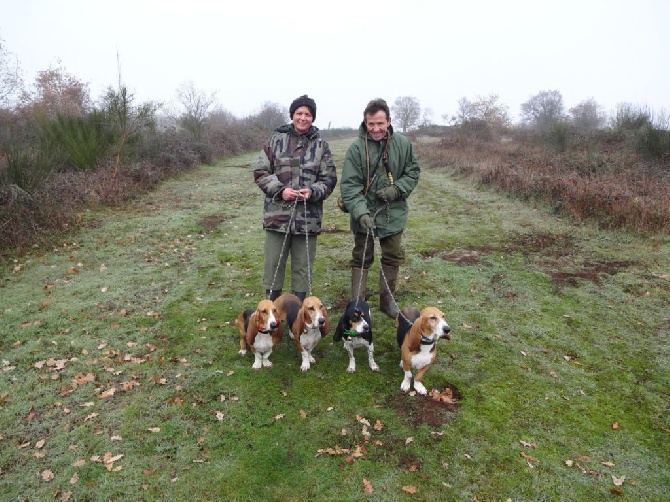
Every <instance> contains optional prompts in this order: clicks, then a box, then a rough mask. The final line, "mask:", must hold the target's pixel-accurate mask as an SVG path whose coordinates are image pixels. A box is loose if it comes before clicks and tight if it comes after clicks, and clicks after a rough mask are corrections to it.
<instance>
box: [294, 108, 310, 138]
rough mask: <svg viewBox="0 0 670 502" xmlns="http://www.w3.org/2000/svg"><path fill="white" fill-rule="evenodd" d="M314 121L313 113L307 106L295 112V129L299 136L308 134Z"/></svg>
mask: <svg viewBox="0 0 670 502" xmlns="http://www.w3.org/2000/svg"><path fill="white" fill-rule="evenodd" d="M313 121H314V117H312V112H310V111H309V108H307V107H306V106H300V107H298V108H297V109H296V111H294V112H293V127H295V130H296V131H298V133H299V134H302V133H304V132H307V130H308V129H309V128H310V126H311V125H312V122H313Z"/></svg>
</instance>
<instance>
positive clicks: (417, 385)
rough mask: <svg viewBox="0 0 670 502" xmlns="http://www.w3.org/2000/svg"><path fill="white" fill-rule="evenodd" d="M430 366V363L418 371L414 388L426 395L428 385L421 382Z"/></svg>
mask: <svg viewBox="0 0 670 502" xmlns="http://www.w3.org/2000/svg"><path fill="white" fill-rule="evenodd" d="M428 368H430V364H426V365H425V366H424V367H423V368H421V369H420V370H419V371H417V372H416V376H415V377H414V390H415V391H417V392H418V393H419V394H421V395H422V396H425V395H426V394H427V393H428V391H427V390H426V387H424V385H423V384H422V383H421V380H423V375H424V374H425V373H426V371H428Z"/></svg>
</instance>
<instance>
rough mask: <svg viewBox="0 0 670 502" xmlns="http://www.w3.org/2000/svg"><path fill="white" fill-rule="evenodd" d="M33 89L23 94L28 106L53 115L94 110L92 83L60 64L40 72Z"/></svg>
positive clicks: (81, 114)
mask: <svg viewBox="0 0 670 502" xmlns="http://www.w3.org/2000/svg"><path fill="white" fill-rule="evenodd" d="M33 88H34V89H33V91H32V92H26V93H24V94H23V96H22V98H21V100H22V102H23V105H24V106H26V107H33V108H36V109H39V110H40V111H41V112H43V113H45V114H46V116H47V117H49V118H55V117H56V116H57V115H59V114H60V115H66V116H70V117H83V116H85V115H86V114H87V113H88V112H89V111H90V110H91V95H90V91H89V89H88V84H85V83H83V82H82V81H81V80H79V79H78V78H77V77H75V76H74V75H72V74H70V73H68V72H67V70H66V69H65V68H64V67H63V66H62V65H61V64H60V61H59V66H58V67H57V68H52V67H49V69H47V70H42V71H40V72H38V73H37V76H36V77H35V83H34V84H33Z"/></svg>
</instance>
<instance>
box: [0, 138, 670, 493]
mask: <svg viewBox="0 0 670 502" xmlns="http://www.w3.org/2000/svg"><path fill="white" fill-rule="evenodd" d="M347 145H348V141H334V142H332V145H331V146H332V147H333V152H334V155H335V158H336V160H337V162H338V167H341V162H342V158H343V155H344V151H345V148H346V146H347ZM254 160H255V154H254V155H246V156H240V157H235V158H231V159H226V160H224V161H222V162H221V163H219V164H218V165H216V166H213V167H202V168H200V169H198V170H197V171H194V172H192V173H189V174H187V175H185V176H183V177H181V178H179V179H178V180H173V181H170V182H167V183H164V184H163V185H161V187H160V188H159V189H158V190H157V191H156V192H155V193H152V194H149V195H147V196H145V197H143V198H141V199H140V200H137V201H135V202H133V203H132V204H129V205H128V206H127V207H125V208H123V209H115V210H102V211H91V212H89V213H87V214H85V215H84V219H85V221H86V223H87V226H86V228H85V229H84V230H82V231H81V232H80V233H78V234H77V235H76V236H72V237H69V238H68V239H67V240H66V241H64V242H62V243H60V244H59V245H57V246H55V247H54V248H53V249H37V250H35V252H34V253H33V254H31V255H30V256H26V257H22V258H20V259H17V260H15V261H14V262H13V263H7V264H4V265H3V267H2V269H1V273H2V286H0V305H1V306H2V310H0V352H1V354H2V366H1V371H0V499H1V500H47V499H56V500H117V499H129V500H185V499H197V500H281V501H286V500H296V501H301V500H336V499H337V500H468V501H470V500H473V499H474V497H476V498H477V500H480V501H489V500H491V501H492V500H507V499H511V500H514V501H519V500H609V499H611V498H612V496H613V495H620V497H619V500H659V501H660V500H664V499H666V498H667V497H668V496H669V493H668V491H669V487H670V420H669V419H668V416H669V415H670V385H669V383H668V382H670V349H669V348H668V347H670V309H669V308H668V306H669V305H670V239H668V238H667V237H665V238H660V237H656V238H651V237H650V238H640V237H635V236H631V235H629V234H625V233H614V232H601V231H599V230H598V229H596V228H594V227H590V226H576V225H573V224H572V223H571V222H569V221H566V220H565V219H558V218H556V217H554V216H552V215H551V214H548V213H547V212H546V211H545V210H543V209H542V208H536V207H532V206H529V205H527V204H524V203H521V202H518V201H511V200H509V199H506V198H505V197H503V196H500V195H497V194H495V193H492V192H481V191H478V190H476V188H474V187H472V186H471V185H470V184H469V183H468V182H467V181H464V180H456V179H454V178H453V177H451V176H449V175H448V173H447V172H446V171H444V170H440V169H435V170H427V169H425V170H424V172H423V173H422V179H421V181H420V184H419V186H418V188H417V190H416V192H415V193H414V195H413V196H412V198H411V199H410V200H411V208H410V211H411V216H410V220H411V222H410V227H409V228H408V230H407V232H406V234H405V247H406V250H407V255H408V261H407V264H406V266H405V267H403V268H402V270H401V276H402V280H401V284H400V287H399V291H398V293H397V295H396V297H397V300H398V302H399V303H400V304H401V306H404V305H410V304H411V305H416V306H418V307H423V306H427V305H436V306H438V307H440V308H441V309H442V310H444V312H445V313H446V316H447V319H448V321H449V323H450V325H451V327H452V330H453V336H452V341H451V342H446V343H443V344H441V345H440V346H439V348H438V351H439V356H438V357H439V359H438V364H437V365H436V366H435V367H433V368H431V370H430V371H429V372H428V374H427V376H426V379H425V380H424V381H425V383H426V386H427V387H428V388H429V389H436V390H439V391H446V390H447V389H449V390H452V391H453V392H454V395H455V397H456V398H457V402H456V403H449V404H444V403H440V402H437V401H434V400H431V399H430V398H423V397H420V396H414V395H407V394H403V393H402V392H401V391H400V390H399V389H400V382H401V380H402V373H401V370H400V369H399V368H398V360H399V354H398V349H397V347H396V346H395V340H394V327H393V323H392V321H391V320H389V319H386V318H384V317H382V316H381V315H379V314H378V312H377V311H376V309H375V311H374V312H373V322H374V323H375V324H374V330H375V345H376V360H377V363H378V364H379V365H380V366H381V368H382V371H381V372H380V373H372V372H370V371H369V368H368V367H367V365H366V364H365V359H364V357H363V354H362V353H359V354H357V356H358V357H357V359H358V369H357V372H356V373H355V374H353V375H349V374H347V373H346V372H345V369H346V367H347V360H348V359H347V356H346V354H345V352H344V349H343V348H342V347H340V346H337V345H334V344H333V343H332V338H331V337H328V338H326V339H324V340H323V341H322V342H321V343H320V345H319V347H318V348H317V350H316V357H317V363H316V364H315V365H314V366H313V367H312V369H311V370H310V371H309V372H307V373H305V374H302V373H301V372H300V370H299V367H300V357H299V355H298V354H297V353H296V349H295V347H294V346H293V344H292V343H289V342H288V341H286V342H282V344H281V346H280V347H279V348H278V350H277V351H276V352H275V353H274V354H273V356H272V360H273V362H274V363H275V367H274V368H272V369H268V370H262V371H258V372H257V371H253V370H252V369H251V363H252V360H251V357H250V355H247V356H246V357H241V356H239V355H238V354H237V350H238V343H237V328H236V327H235V326H233V325H231V324H230V322H231V321H232V320H233V319H234V318H235V316H236V315H237V313H238V312H239V311H240V310H242V309H243V308H246V307H249V306H253V305H255V303H256V302H257V301H258V300H259V299H260V298H261V294H262V291H261V277H262V253H263V251H262V249H263V237H264V236H263V232H262V229H261V227H260V216H261V206H262V199H261V195H260V191H259V190H258V189H257V188H256V186H255V185H254V184H253V182H252V179H251V172H250V167H249V166H250V164H252V163H253V161H254ZM338 192H339V188H338ZM326 206H327V214H326V216H325V218H324V222H325V226H326V227H327V228H328V231H327V232H326V233H324V234H323V235H322V236H321V237H320V238H319V244H318V254H317V263H316V270H315V273H314V280H313V285H312V290H313V293H314V294H316V295H318V296H320V297H321V298H322V300H324V303H326V305H327V306H328V307H329V309H330V312H331V316H332V317H333V318H337V317H338V316H339V315H340V313H341V307H342V304H343V302H345V301H346V300H347V299H348V296H349V290H350V283H349V281H350V275H349V269H348V261H349V256H350V247H351V236H350V234H349V231H348V217H347V216H346V215H344V214H343V213H340V212H339V211H338V210H337V209H336V206H335V197H333V198H331V199H330V200H328V201H327V203H326ZM376 267H377V264H375V266H374V268H373V271H372V273H371V280H370V283H369V284H368V288H369V289H370V290H373V291H374V290H375V289H376V288H377V286H376V270H377V269H376ZM372 279H375V280H374V281H373V280H372ZM376 302H377V296H374V295H373V296H372V297H371V304H372V305H373V306H374V307H376Z"/></svg>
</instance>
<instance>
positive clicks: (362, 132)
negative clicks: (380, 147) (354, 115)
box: [358, 122, 393, 143]
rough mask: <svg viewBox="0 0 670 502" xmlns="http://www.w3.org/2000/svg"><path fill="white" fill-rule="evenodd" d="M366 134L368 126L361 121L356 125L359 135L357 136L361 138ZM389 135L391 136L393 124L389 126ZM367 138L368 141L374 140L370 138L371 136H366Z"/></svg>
mask: <svg viewBox="0 0 670 502" xmlns="http://www.w3.org/2000/svg"><path fill="white" fill-rule="evenodd" d="M367 134H368V128H367V127H365V122H361V125H360V126H358V137H359V138H362V139H365V136H366V135H367ZM391 136H393V126H392V125H390V126H389V135H388V137H389V138H390V137H391ZM385 137H386V136H385ZM368 140H369V141H374V139H372V138H368ZM379 141H381V140H379ZM377 143H378V142H377Z"/></svg>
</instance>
